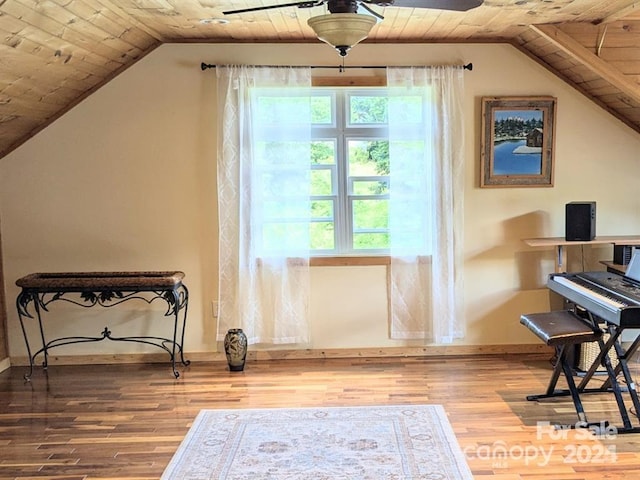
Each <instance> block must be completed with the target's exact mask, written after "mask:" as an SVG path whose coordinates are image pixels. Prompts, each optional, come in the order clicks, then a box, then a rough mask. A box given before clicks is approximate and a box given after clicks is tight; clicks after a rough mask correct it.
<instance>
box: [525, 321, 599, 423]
mask: <svg viewBox="0 0 640 480" xmlns="http://www.w3.org/2000/svg"><path fill="white" fill-rule="evenodd" d="M520 323H521V324H522V325H524V326H525V327H527V328H528V329H529V330H531V331H532V332H533V333H535V334H536V336H537V337H538V338H540V339H541V340H542V341H543V342H544V343H546V344H547V345H549V346H551V347H554V348H555V350H556V356H557V357H556V362H555V367H554V369H553V373H552V375H551V379H550V380H549V385H548V387H547V391H546V392H545V393H544V394H542V395H528V396H527V400H529V401H537V400H541V399H544V398H553V397H562V396H566V395H571V399H572V400H573V405H574V407H575V409H576V413H577V414H578V421H579V424H580V425H582V426H589V425H590V424H589V423H588V421H587V415H586V414H585V411H584V407H583V406H582V401H581V400H580V390H579V389H578V387H577V386H576V383H575V381H574V379H573V369H572V366H571V365H570V359H569V355H568V352H569V350H570V349H571V348H570V347H572V346H573V345H575V344H578V343H583V342H593V341H596V340H598V339H600V337H601V335H602V332H600V331H599V330H595V329H594V328H593V326H591V325H590V324H589V323H588V322H587V321H586V320H584V319H582V318H580V317H579V316H578V315H576V314H575V313H573V312H571V311H569V310H559V311H555V312H546V313H529V314H526V315H522V316H521V317H520ZM561 374H564V377H565V379H566V381H567V387H568V390H559V389H556V385H557V383H558V379H559V378H560V375H561ZM576 425H578V424H576Z"/></svg>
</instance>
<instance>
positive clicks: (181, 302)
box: [16, 272, 190, 380]
mask: <svg viewBox="0 0 640 480" xmlns="http://www.w3.org/2000/svg"><path fill="white" fill-rule="evenodd" d="M183 278H184V273H182V272H76V273H32V274H30V275H27V276H25V277H22V278H20V279H18V280H17V281H16V285H17V286H19V287H21V288H22V291H21V292H20V294H19V295H18V297H17V299H16V307H17V309H18V317H19V319H20V326H21V327H22V333H23V335H24V340H25V343H26V345H27V354H28V355H29V367H30V368H29V373H28V374H26V375H25V379H27V380H29V379H30V378H31V375H32V374H33V365H34V361H35V358H36V357H37V356H38V355H40V354H41V353H42V354H43V356H44V359H43V363H42V366H43V368H45V369H46V368H47V365H48V354H49V350H50V349H51V348H54V347H59V346H62V345H69V344H72V343H86V342H99V341H101V340H105V339H109V340H114V341H123V342H137V343H144V344H148V345H154V346H156V347H159V348H161V349H162V350H164V351H166V352H167V353H168V354H169V356H170V360H171V367H172V370H173V374H174V376H175V377H176V378H178V377H179V376H180V373H179V372H178V371H177V370H176V356H177V355H179V356H180V362H181V363H182V365H185V366H186V365H189V363H190V362H189V360H185V359H184V351H183V344H184V331H185V326H186V322H187V305H188V302H189V292H188V290H187V287H186V286H185V285H184V284H183V283H182V279H183ZM134 299H137V300H143V301H145V302H147V303H148V304H151V302H153V301H155V300H161V301H164V302H166V304H167V310H166V312H165V313H164V316H165V317H173V321H174V325H173V338H163V337H154V336H134V337H114V336H112V335H111V332H110V331H109V328H108V327H105V328H104V330H103V331H102V333H101V334H100V335H99V336H96V337H83V336H76V337H60V338H54V339H51V340H48V339H47V338H46V335H45V330H44V327H43V322H42V312H43V311H44V312H46V311H48V308H49V305H50V304H52V303H53V302H61V301H64V302H69V303H72V304H75V305H79V306H81V307H85V308H88V307H93V306H96V305H98V306H101V307H113V306H116V305H119V304H121V303H123V302H126V301H128V300H134ZM25 318H31V319H36V320H37V322H38V327H39V329H40V340H41V342H42V348H40V349H39V350H38V351H37V352H35V353H34V354H32V353H31V346H30V344H29V336H28V335H27V328H26V326H25Z"/></svg>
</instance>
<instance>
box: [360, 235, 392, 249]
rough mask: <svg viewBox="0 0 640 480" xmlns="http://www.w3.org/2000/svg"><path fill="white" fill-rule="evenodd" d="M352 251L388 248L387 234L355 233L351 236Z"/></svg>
mask: <svg viewBox="0 0 640 480" xmlns="http://www.w3.org/2000/svg"><path fill="white" fill-rule="evenodd" d="M353 248H354V250H365V249H372V248H375V249H387V248H389V234H388V233H355V234H354V235H353Z"/></svg>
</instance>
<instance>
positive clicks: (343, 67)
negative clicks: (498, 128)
mask: <svg viewBox="0 0 640 480" xmlns="http://www.w3.org/2000/svg"><path fill="white" fill-rule="evenodd" d="M259 66H262V67H281V66H282V65H259ZM200 68H201V69H202V70H207V69H209V68H216V66H215V65H213V64H211V63H204V62H202V63H201V64H200ZM309 68H337V69H339V70H340V71H341V72H342V71H343V70H346V69H348V68H363V69H368V68H387V67H386V66H380V65H338V66H337V67H336V66H335V65H309ZM400 68H402V67H400ZM460 68H463V69H464V70H473V63H467V64H466V65H461V66H460Z"/></svg>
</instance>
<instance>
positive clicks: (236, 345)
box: [224, 328, 247, 372]
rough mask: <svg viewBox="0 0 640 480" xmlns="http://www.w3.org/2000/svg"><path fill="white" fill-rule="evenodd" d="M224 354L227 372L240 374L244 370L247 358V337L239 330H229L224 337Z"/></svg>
mask: <svg viewBox="0 0 640 480" xmlns="http://www.w3.org/2000/svg"><path fill="white" fill-rule="evenodd" d="M224 353H225V354H226V355H227V363H228V364H229V370H231V371H232V372H241V371H242V370H244V364H245V360H246V358H247V336H246V335H245V334H244V332H243V331H242V329H241V328H232V329H230V330H229V331H228V332H227V334H226V335H225V337H224Z"/></svg>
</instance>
